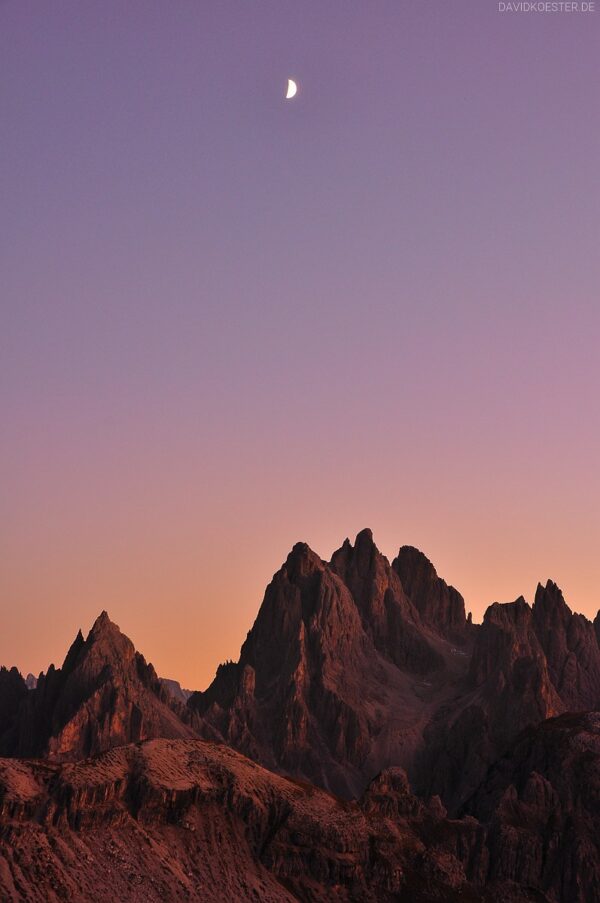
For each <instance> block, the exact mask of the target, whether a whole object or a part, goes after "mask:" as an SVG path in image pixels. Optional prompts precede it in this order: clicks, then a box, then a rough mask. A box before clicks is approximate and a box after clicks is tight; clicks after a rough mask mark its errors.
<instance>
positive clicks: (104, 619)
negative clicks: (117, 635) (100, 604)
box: [79, 611, 119, 634]
mask: <svg viewBox="0 0 600 903" xmlns="http://www.w3.org/2000/svg"><path fill="white" fill-rule="evenodd" d="M111 629H115V630H118V629H119V628H118V627H117V625H116V624H114V623H113V622H112V621H111V619H110V618H109V616H108V612H107V611H102V612H100V614H99V615H98V617H97V618H96V620H95V621H94V623H93V625H92V630H91V633H93V634H98V633H100V632H104V631H106V630H111ZM79 632H80V633H81V631H79Z"/></svg>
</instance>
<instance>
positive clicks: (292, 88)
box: [285, 78, 298, 100]
mask: <svg viewBox="0 0 600 903" xmlns="http://www.w3.org/2000/svg"><path fill="white" fill-rule="evenodd" d="M297 90H298V85H297V84H296V82H295V81H294V80H293V78H288V83H287V91H286V92H285V99H286V100H291V99H292V97H295V95H296V91H297Z"/></svg>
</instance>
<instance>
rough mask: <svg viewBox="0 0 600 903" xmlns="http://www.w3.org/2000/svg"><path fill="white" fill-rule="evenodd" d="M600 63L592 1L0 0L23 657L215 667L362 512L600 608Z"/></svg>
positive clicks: (13, 626) (478, 563) (481, 576)
mask: <svg viewBox="0 0 600 903" xmlns="http://www.w3.org/2000/svg"><path fill="white" fill-rule="evenodd" d="M288 77H293V78H295V79H296V80H297V82H298V86H299V92H298V96H297V97H296V98H295V99H294V100H293V101H291V102H285V101H284V100H283V96H284V92H285V85H286V80H287V78H288ZM599 83H600V10H599V11H597V12H595V13H589V14H582V13H580V14H533V13H531V14H509V13H504V14H501V13H499V12H498V4H497V3H496V2H492V0H490V2H488V0H476V2H465V0H443V2H442V0H428V2H417V0H413V2H402V0H395V2H367V0H363V2H361V3H355V2H349V0H343V2H323V0H320V2H314V3H308V2H302V3H294V4H292V3H286V2H281V0H277V2H272V3H262V2H250V0H245V2H237V3H227V2H216V3H200V2H176V0H168V2H167V0H163V2H151V0H144V2H131V0H126V2H124V0H101V2H100V0H96V2H82V0H78V2H68V0H62V2H59V3H48V2H41V0H39V2H27V0H18V2H17V0H4V2H0V112H1V122H2V166H1V168H0V183H1V198H2V201H1V210H2V214H1V217H0V229H1V232H0V253H1V261H0V264H1V270H0V272H1V274H2V277H1V279H2V283H1V284H2V292H1V299H2V300H1V304H2V311H1V329H0V332H1V336H0V343H1V346H0V406H1V416H2V423H3V430H2V433H3V441H2V445H1V449H0V465H1V467H2V474H3V479H2V489H1V495H0V504H1V506H2V513H1V521H0V522H1V527H0V544H1V547H2V569H1V573H0V599H1V603H0V604H1V605H2V607H3V610H4V611H5V615H4V619H3V629H2V632H1V635H0V662H3V663H6V664H12V663H13V662H15V663H16V664H18V665H19V666H20V667H22V668H24V669H25V670H27V669H29V668H31V669H33V670H39V669H40V668H45V667H46V665H47V663H48V660H49V659H50V658H53V659H54V660H59V659H61V658H62V655H63V654H64V652H65V645H66V643H67V642H68V640H69V639H70V638H71V636H72V635H74V633H75V631H76V629H77V627H79V626H80V624H81V626H83V627H84V628H87V627H88V626H89V624H90V621H91V620H92V619H93V617H94V616H95V615H96V614H97V613H98V611H99V610H100V609H101V608H102V607H107V608H108V609H109V612H110V614H111V616H112V617H113V618H114V619H115V620H117V622H119V623H120V624H121V626H122V627H123V628H125V629H127V630H128V632H129V633H130V634H132V636H133V638H134V640H136V642H137V644H138V645H139V647H140V648H141V649H142V651H144V652H146V653H147V654H148V655H149V657H150V658H152V659H153V661H154V662H155V664H156V665H157V667H158V668H159V670H160V671H162V673H167V672H169V674H170V676H173V677H181V678H182V680H183V681H184V682H187V683H192V684H193V685H195V686H199V685H201V684H203V683H205V682H206V681H207V680H208V679H209V677H210V674H211V673H212V672H213V671H214V668H215V666H216V664H217V663H218V661H219V660H221V659H223V658H225V657H234V656H236V655H237V649H238V647H239V643H240V641H241V640H242V639H243V637H244V636H245V633H246V631H247V629H248V628H249V627H250V625H251V622H252V619H253V617H254V614H255V612H256V610H257V608H258V605H259V604H260V600H261V595H262V591H263V589H264V585H265V584H266V582H267V581H268V579H269V578H270V576H271V574H272V573H273V571H274V570H275V569H276V568H277V567H278V566H279V564H280V563H281V561H282V559H283V558H284V557H285V554H286V553H287V551H288V549H289V547H290V546H291V545H292V544H293V543H294V542H295V541H296V540H299V539H303V540H306V541H308V542H310V543H311V544H312V545H313V546H315V548H316V550H317V551H318V552H319V553H320V554H322V555H323V556H329V555H330V554H331V552H332V551H333V549H334V548H335V547H336V546H337V545H339V544H340V543H341V542H342V540H343V539H344V537H345V536H346V535H347V534H350V535H353V533H355V532H356V531H358V530H359V529H361V528H362V527H364V526H366V525H369V526H371V527H372V528H373V530H374V533H375V538H376V540H377V541H378V542H379V545H380V546H381V548H382V550H383V551H384V552H386V554H388V555H393V554H395V552H396V551H397V547H398V545H400V544H401V543H412V544H415V545H419V546H420V547H421V548H422V549H423V551H425V552H426V554H428V555H429V556H430V557H431V558H432V559H433V560H434V563H435V564H436V565H437V566H438V570H439V571H440V572H441V573H442V575H443V576H445V577H446V578H447V579H448V580H450V581H451V582H453V583H454V584H455V585H457V586H458V587H459V588H460V589H461V591H463V593H464V594H465V596H466V599H467V605H468V607H469V608H472V609H473V611H474V614H475V616H476V618H479V617H480V616H481V613H482V611H483V610H484V608H485V607H486V605H487V604H489V603H490V602H492V601H494V599H498V598H499V599H503V600H506V599H510V598H514V597H515V596H516V595H518V594H519V593H521V592H523V593H524V594H525V595H526V596H527V597H528V598H531V595H532V593H533V590H534V588H535V582H536V581H537V580H538V579H540V580H541V579H544V580H545V579H547V578H548V577H550V576H552V577H553V578H554V579H556V580H557V581H558V582H559V583H560V584H561V585H562V587H563V589H564V590H565V593H566V595H567V599H568V601H569V602H570V604H571V606H572V607H573V608H575V609H577V610H582V611H585V612H586V613H588V614H593V613H594V612H595V610H597V608H598V607H599V605H600V593H599V592H598V586H599V585H600V563H599V561H600V556H599V555H598V548H599V546H600V515H599V512H600V477H599V475H598V461H599V460H600V405H599V403H598V394H599V386H600V364H599V354H598V348H599V346H600V300H599V288H600V272H599V271H600V254H599V252H598V248H599V238H600V229H599V224H600V190H599V179H598V160H599V159H600V125H599V110H600V103H599V99H598V85H599ZM32 623H33V624H34V625H35V628H34V629H33V630H32V627H31V624H32ZM182 624H185V625H186V633H185V634H184V635H183V638H184V640H185V644H186V649H185V651H184V652H182V650H181V648H180V647H181V641H182V633H181V625H182ZM187 647H189V648H187Z"/></svg>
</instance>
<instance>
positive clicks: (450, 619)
mask: <svg viewBox="0 0 600 903" xmlns="http://www.w3.org/2000/svg"><path fill="white" fill-rule="evenodd" d="M392 567H393V569H394V570H395V572H396V573H397V574H398V577H399V578H400V582H401V584H402V587H403V589H404V592H405V593H406V595H407V596H408V598H409V599H410V600H411V602H412V604H413V605H414V606H415V608H416V609H417V610H418V612H419V615H420V617H421V620H422V621H423V622H424V623H425V624H427V625H428V626H429V627H430V628H431V629H432V630H435V631H436V633H439V634H440V635H441V636H443V637H446V638H448V639H451V640H452V641H453V642H456V643H460V644H463V643H465V642H466V641H467V639H468V637H469V636H470V634H471V631H470V628H468V627H467V618H466V616H465V603H464V599H463V597H462V596H461V594H460V593H459V592H458V590H456V589H455V588H454V587H453V586H449V585H448V584H447V583H446V582H445V580H442V578H441V577H438V574H437V571H436V569H435V568H434V566H433V564H432V563H431V561H429V559H428V558H427V557H426V556H425V555H424V554H423V553H422V552H420V551H419V549H416V548H415V547H414V546H402V547H401V548H400V551H399V552H398V556H397V557H396V558H395V559H394V561H393V562H392Z"/></svg>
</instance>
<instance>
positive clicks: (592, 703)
mask: <svg viewBox="0 0 600 903" xmlns="http://www.w3.org/2000/svg"><path fill="white" fill-rule="evenodd" d="M533 626H534V629H535V632H536V635H537V637H538V639H539V641H540V645H541V647H542V649H543V651H544V655H545V656H546V661H547V663H548V672H549V674H550V679H551V680H552V683H553V684H554V686H555V688H556V690H557V692H558V694H559V696H560V698H561V699H562V701H563V703H564V705H565V708H566V709H567V710H568V711H570V712H584V711H589V710H590V709H595V708H598V707H599V706H600V647H599V646H598V639H597V636H596V632H595V630H594V625H593V624H592V622H591V621H588V619H587V618H586V617H584V616H583V615H578V614H574V613H573V612H572V611H571V609H570V608H569V606H568V605H567V603H566V602H565V600H564V598H563V594H562V592H561V591H560V589H559V588H558V586H557V585H556V584H555V583H553V582H552V581H551V580H548V582H547V583H546V586H542V585H541V584H538V588H537V591H536V594H535V602H534V604H533Z"/></svg>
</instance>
